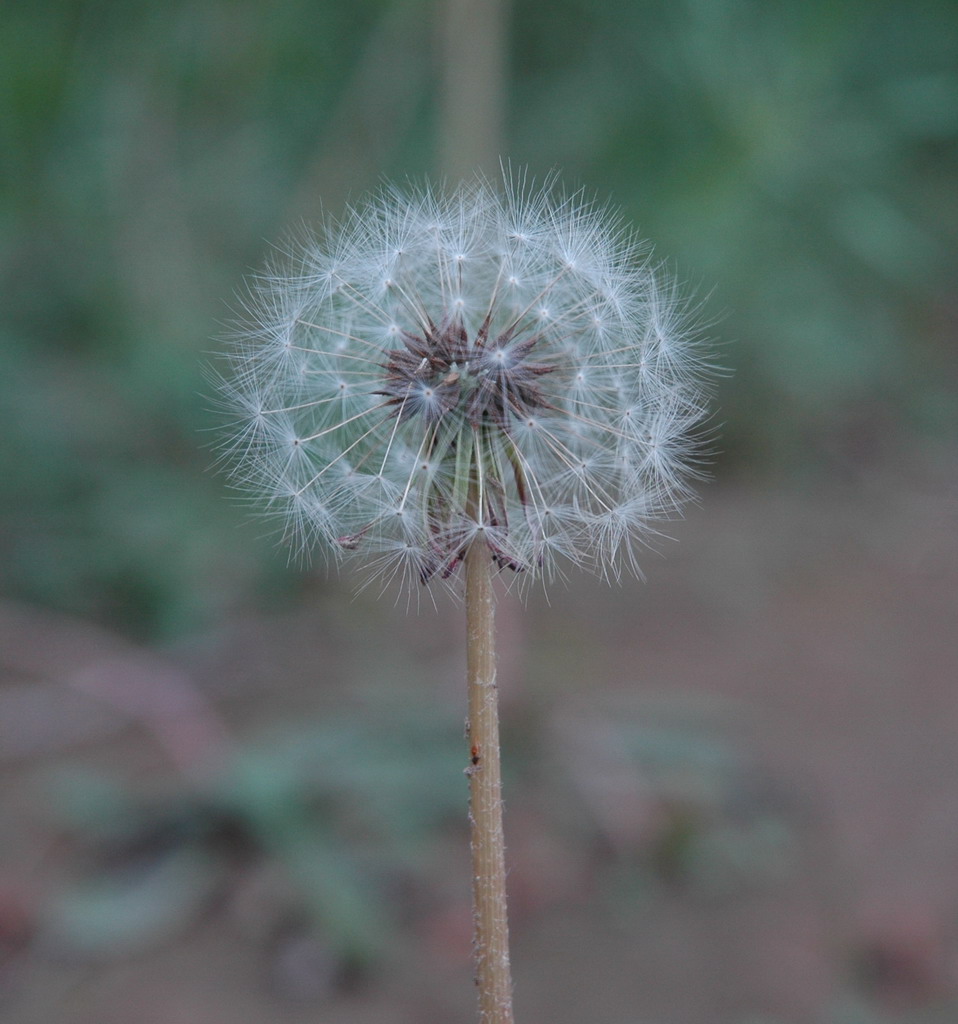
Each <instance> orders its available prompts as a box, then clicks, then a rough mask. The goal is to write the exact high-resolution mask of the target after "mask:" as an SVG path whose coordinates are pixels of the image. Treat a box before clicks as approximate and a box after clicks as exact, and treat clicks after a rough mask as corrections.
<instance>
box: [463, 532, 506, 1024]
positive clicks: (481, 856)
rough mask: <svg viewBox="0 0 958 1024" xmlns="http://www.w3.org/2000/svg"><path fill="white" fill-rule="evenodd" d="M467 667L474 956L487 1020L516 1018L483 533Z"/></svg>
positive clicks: (471, 588) (471, 584)
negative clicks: (513, 999) (510, 954)
mask: <svg viewBox="0 0 958 1024" xmlns="http://www.w3.org/2000/svg"><path fill="white" fill-rule="evenodd" d="M465 562H466V627H467V641H466V672H467V680H468V689H469V718H468V725H467V736H468V739H469V745H470V746H469V761H470V763H469V767H468V768H467V769H466V774H467V775H468V777H469V811H470V814H469V821H470V826H471V848H472V896H473V956H474V958H475V967H476V986H477V988H478V992H479V1024H512V979H511V975H510V970H509V922H508V919H507V916H506V868H505V841H504V838H503V831H502V795H501V775H500V765H499V707H498V703H499V701H498V689H497V686H496V648H495V595H494V593H493V588H492V559H491V558H490V557H489V550H488V548H487V547H486V545H485V543H484V542H483V540H482V538H481V537H479V538H476V540H474V541H473V542H472V543H471V544H470V546H469V549H468V551H467V552H466V560H465Z"/></svg>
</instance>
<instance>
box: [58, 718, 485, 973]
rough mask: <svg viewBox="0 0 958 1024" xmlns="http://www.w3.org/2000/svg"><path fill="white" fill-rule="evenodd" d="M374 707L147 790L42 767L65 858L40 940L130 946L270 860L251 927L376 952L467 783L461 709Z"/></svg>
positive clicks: (242, 750) (90, 955)
mask: <svg viewBox="0 0 958 1024" xmlns="http://www.w3.org/2000/svg"><path fill="white" fill-rule="evenodd" d="M382 707H383V709H384V710H383V713H382V714H381V715H378V716H376V715H370V714H368V713H366V712H364V713H363V714H362V715H356V714H355V713H351V712H343V713H341V714H339V715H336V716H331V717H328V718H327V719H325V720H324V721H323V722H322V723H316V724H309V725H307V726H304V727H301V728H296V729H294V728H291V727H289V726H285V727H283V728H279V729H275V730H273V731H272V732H271V733H270V734H269V735H266V736H264V737H262V739H261V740H254V741H253V742H249V743H245V744H244V745H243V746H241V747H238V748H237V749H236V750H235V752H234V756H233V757H232V758H231V759H230V761H229V763H228V764H227V765H225V766H224V767H225V770H224V771H222V772H221V773H217V775H216V777H214V778H211V779H210V780H209V782H208V784H206V785H205V786H203V787H200V788H199V789H196V788H194V787H183V788H179V789H176V790H174V791H173V792H172V793H161V794H156V795H154V796H153V797H145V796H143V795H142V794H134V793H133V792H132V791H129V790H127V789H125V788H123V787H122V786H120V785H119V784H117V783H116V782H114V781H113V780H112V779H110V778H108V777H104V776H100V775H96V774H91V773H89V772H85V771H82V770H81V771H78V770H77V769H76V768H75V767H72V768H71V769H70V770H69V772H61V773H57V774H55V775H52V776H49V777H47V778H45V779H44V780H43V781H44V790H45V792H44V794H43V799H42V800H41V801H39V802H40V803H41V804H42V805H44V806H47V807H49V808H50V810H49V811H48V816H49V819H50V820H49V822H48V825H49V826H51V828H52V830H53V831H54V833H55V834H58V835H59V836H60V845H61V847H62V848H63V849H65V850H66V851H67V852H68V853H69V858H68V859H69V867H68V869H67V870H66V871H65V872H64V877H63V883H62V885H61V886H59V887H58V888H57V889H56V891H52V892H51V893H49V894H48V896H47V897H46V898H45V899H44V901H43V905H42V908H41V913H40V919H41V931H42V934H41V944H42V945H43V946H44V947H45V948H49V949H52V950H55V951H57V952H61V953H63V952H66V953H68V954H70V955H73V956H79V957H81V958H83V959H99V958H112V957H117V956H123V955H128V954H129V953H131V952H137V951H140V950H142V949H144V948H147V947H151V946H153V945H155V944H156V943H158V942H162V941H164V940H166V939H168V938H170V937H171V936H172V935H175V934H177V933H180V932H182V931H183V929H184V928H186V927H187V926H188V925H190V924H192V923H193V922H194V921H195V919H196V917H197V915H198V914H199V913H201V912H202V911H203V910H205V909H206V908H208V906H209V905H210V902H211V900H213V899H214V898H215V897H217V896H219V897H220V898H222V897H223V896H224V895H229V894H231V893H233V894H235V892H236V890H237V889H240V890H241V889H243V888H244V880H248V879H249V878H250V877H251V876H253V875H256V874H257V873H262V872H263V870H264V869H267V870H268V871H269V872H270V873H271V874H274V875H278V876H279V880H280V881H279V882H278V883H277V885H275V886H274V888H275V889H276V891H275V892H270V893H269V894H266V895H265V896H264V900H265V902H266V903H268V904H269V907H268V910H269V913H268V914H266V915H265V917H266V918H267V919H268V920H265V921H264V922H263V931H265V932H269V931H270V930H271V928H270V926H269V924H268V921H272V922H273V924H274V925H275V929H277V930H282V929H285V928H287V927H304V928H311V929H313V930H315V931H318V932H320V933H321V934H322V936H323V941H324V943H325V944H326V945H327V946H328V947H329V948H330V949H331V950H332V951H333V953H334V954H335V957H336V959H337V961H341V962H342V963H343V964H344V965H349V964H355V965H360V964H363V963H366V962H368V961H370V960H372V959H375V958H376V957H378V956H380V955H381V954H382V953H383V948H382V947H383V944H384V943H385V942H386V940H387V938H388V937H390V936H392V935H394V932H395V928H396V926H397V922H396V921H395V920H392V917H391V915H392V913H393V910H388V911H387V910H386V907H387V906H388V907H391V908H393V909H394V908H395V906H396V903H397V900H396V899H395V898H393V899H389V898H387V893H389V892H390V891H393V890H397V889H400V890H401V889H402V887H403V886H404V885H405V886H407V887H408V886H413V887H414V886H415V884H416V883H417V882H420V881H424V880H423V879H421V878H420V877H419V876H420V874H421V872H422V853H423V849H424V847H425V846H426V845H427V844H428V842H429V841H430V840H433V841H434V840H435V837H436V835H437V833H438V831H439V828H440V827H441V826H442V825H444V824H447V823H448V822H455V823H456V824H457V825H459V824H460V821H461V808H462V804H463V799H464V793H465V790H466V786H465V782H464V781H463V776H462V774H461V772H460V771H457V768H458V766H459V764H460V762H461V760H462V749H461V748H462V742H461V739H460V728H459V723H458V717H457V720H456V721H455V723H453V722H451V721H450V720H449V719H448V717H447V716H446V715H444V714H442V713H436V711H435V710H434V709H430V708H426V707H424V706H423V705H422V703H421V702H419V703H416V702H415V701H414V700H408V699H407V701H406V702H405V703H404V704H400V703H399V702H398V701H396V700H393V701H391V702H390V701H388V699H384V700H383V704H382ZM394 895H395V893H394ZM399 902H400V903H401V901H399ZM274 937H275V936H274Z"/></svg>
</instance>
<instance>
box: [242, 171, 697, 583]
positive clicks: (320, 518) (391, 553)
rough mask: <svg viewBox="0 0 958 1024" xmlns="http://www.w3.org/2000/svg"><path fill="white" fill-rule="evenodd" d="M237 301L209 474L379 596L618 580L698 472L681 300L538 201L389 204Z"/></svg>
mask: <svg viewBox="0 0 958 1024" xmlns="http://www.w3.org/2000/svg"><path fill="white" fill-rule="evenodd" d="M294 266H295V271H293V272H291V273H289V274H287V273H284V272H283V271H281V270H276V269H274V270H271V271H270V272H269V273H268V274H266V275H265V276H264V277H263V278H262V279H261V280H260V281H259V282H258V283H257V285H256V286H255V288H254V289H253V296H252V299H251V301H250V303H249V309H248V311H247V318H246V320H247V325H246V326H245V327H244V329H243V331H242V333H241V335H240V336H239V338H238V340H237V342H236V344H235V346H234V349H233V352H232V356H231V361H232V365H231V368H230V372H229V374H228V375H227V378H226V382H225V383H224V384H223V388H222V390H223V394H224V397H225V399H226V401H227V402H228V403H229V405H230V406H231V407H232V409H233V410H234V412H235V414H236V415H237V417H238V423H237V426H236V428H235V430H234V433H233V435H232V437H231V438H230V439H229V441H228V442H227V443H226V445H225V446H224V447H225V456H226V458H227V459H228V460H229V461H230V462H231V465H232V471H233V473H234V477H235V479H236V481H237V482H238V484H239V485H240V486H241V487H243V488H244V489H247V490H249V491H251V492H254V493H256V494H257V495H258V496H259V497H261V498H263V499H265V504H266V507H267V508H268V509H269V510H270V511H274V512H279V513H280V514H281V515H282V516H283V518H284V520H285V522H286V527H287V529H288V530H289V531H291V533H292V535H293V537H294V539H295V542H296V543H297V544H298V545H299V546H300V547H301V548H302V549H303V550H306V549H308V548H309V547H311V546H313V545H321V546H324V547H326V548H327V549H328V550H330V551H332V552H333V554H334V556H336V557H339V556H345V555H349V556H350V557H355V558H358V559H361V560H364V562H365V564H366V566H367V567H371V568H372V571H374V572H376V573H378V574H379V575H381V576H382V578H383V579H384V580H385V579H390V578H396V579H399V580H403V581H408V580H415V579H418V580H421V581H422V582H428V581H430V580H433V579H438V580H444V579H445V580H448V579H450V578H452V577H454V576H455V574H456V572H457V570H458V568H459V566H460V565H461V564H462V562H463V560H464V557H465V554H466V548H467V547H468V545H469V544H470V543H472V542H473V540H476V539H478V540H479V541H480V542H481V543H482V544H484V545H485V549H486V551H487V553H488V556H489V558H490V559H491V560H492V561H493V562H494V563H495V565H496V566H498V567H499V568H500V569H501V570H502V571H508V572H512V573H521V574H523V575H524V577H526V578H533V577H535V576H537V575H540V574H544V575H547V576H548V575H551V574H552V573H553V572H554V571H556V570H557V569H558V571H561V567H560V566H557V565H556V560H560V561H561V560H567V561H569V562H572V563H575V564H579V565H583V566H587V567H591V568H593V569H594V570H596V571H597V572H598V573H599V574H600V575H603V576H610V575H612V576H616V575H617V574H618V572H619V571H620V570H619V568H618V566H621V565H624V566H626V567H628V568H630V569H634V570H635V571H638V570H637V563H636V557H635V551H636V547H637V546H641V544H642V541H643V538H644V537H646V536H647V535H648V534H649V533H651V532H654V520H655V519H656V518H660V517H662V516H663V515H670V514H674V512H675V510H676V509H678V508H679V507H680V506H681V505H682V503H683V502H685V501H686V500H688V498H689V496H690V493H691V492H690V485H691V482H692V481H693V479H694V478H695V477H696V476H697V475H698V472H699V461H698V455H697V453H698V450H699V437H700V434H701V426H702V424H703V422H704V419H705V416H706V398H707V397H708V388H707V386H706V381H707V372H706V371H707V366H706V364H705V363H704V361H703V358H702V356H701V353H700V351H699V347H698V345H697V343H696V341H695V339H694V337H693V336H692V335H691V334H690V332H689V329H688V324H687V322H686V321H687V318H686V315H685V310H684V307H683V305H682V303H681V301H680V299H679V298H678V296H677V293H676V290H675V288H674V286H673V285H672V284H671V282H669V281H668V280H664V281H663V280H661V275H660V273H659V272H658V271H657V270H656V269H655V268H653V267H652V266H651V264H650V261H649V255H648V248H647V246H645V245H644V244H643V243H641V242H639V241H638V240H637V239H636V238H635V237H634V236H633V235H632V234H631V233H630V232H629V231H627V230H626V229H624V228H623V227H622V225H621V223H620V222H619V221H618V220H617V218H616V217H615V216H614V215H612V214H610V213H608V212H607V211H604V210H602V209H601V208H598V207H596V206H595V205H594V204H593V203H592V202H590V201H588V200H587V199H586V198H584V197H583V196H582V195H581V194H578V195H572V196H569V195H566V194H563V193H561V192H560V191H559V190H558V188H557V187H556V186H555V184H554V182H551V183H547V184H546V185H545V186H544V187H542V188H538V189H537V188H533V187H530V186H528V185H527V184H526V183H524V182H519V183H518V184H517V183H516V182H514V181H512V180H509V179H508V178H507V180H506V181H505V182H504V184H503V186H502V187H499V188H497V187H495V186H493V185H492V184H490V183H489V182H487V181H485V180H476V181H475V182H473V183H471V184H467V185H463V186H461V187H459V188H458V189H456V190H454V191H452V192H449V193H443V192H439V191H434V190H432V189H429V188H420V189H412V190H410V191H409V192H403V191H401V190H399V189H397V188H387V189H385V190H383V191H382V192H381V193H379V194H377V195H375V196H373V197H371V198H369V199H368V200H367V201H365V203H363V204H361V205H359V206H357V207H356V208H354V209H352V210H351V211H350V212H349V214H348V215H347V216H346V217H345V218H344V220H343V221H342V222H341V223H340V224H333V225H329V226H328V227H327V230H326V232H325V235H324V237H323V238H322V240H320V241H315V242H310V243H308V244H307V245H306V246H305V247H304V248H303V249H302V251H300V252H299V253H297V254H296V257H295V259H294Z"/></svg>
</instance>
